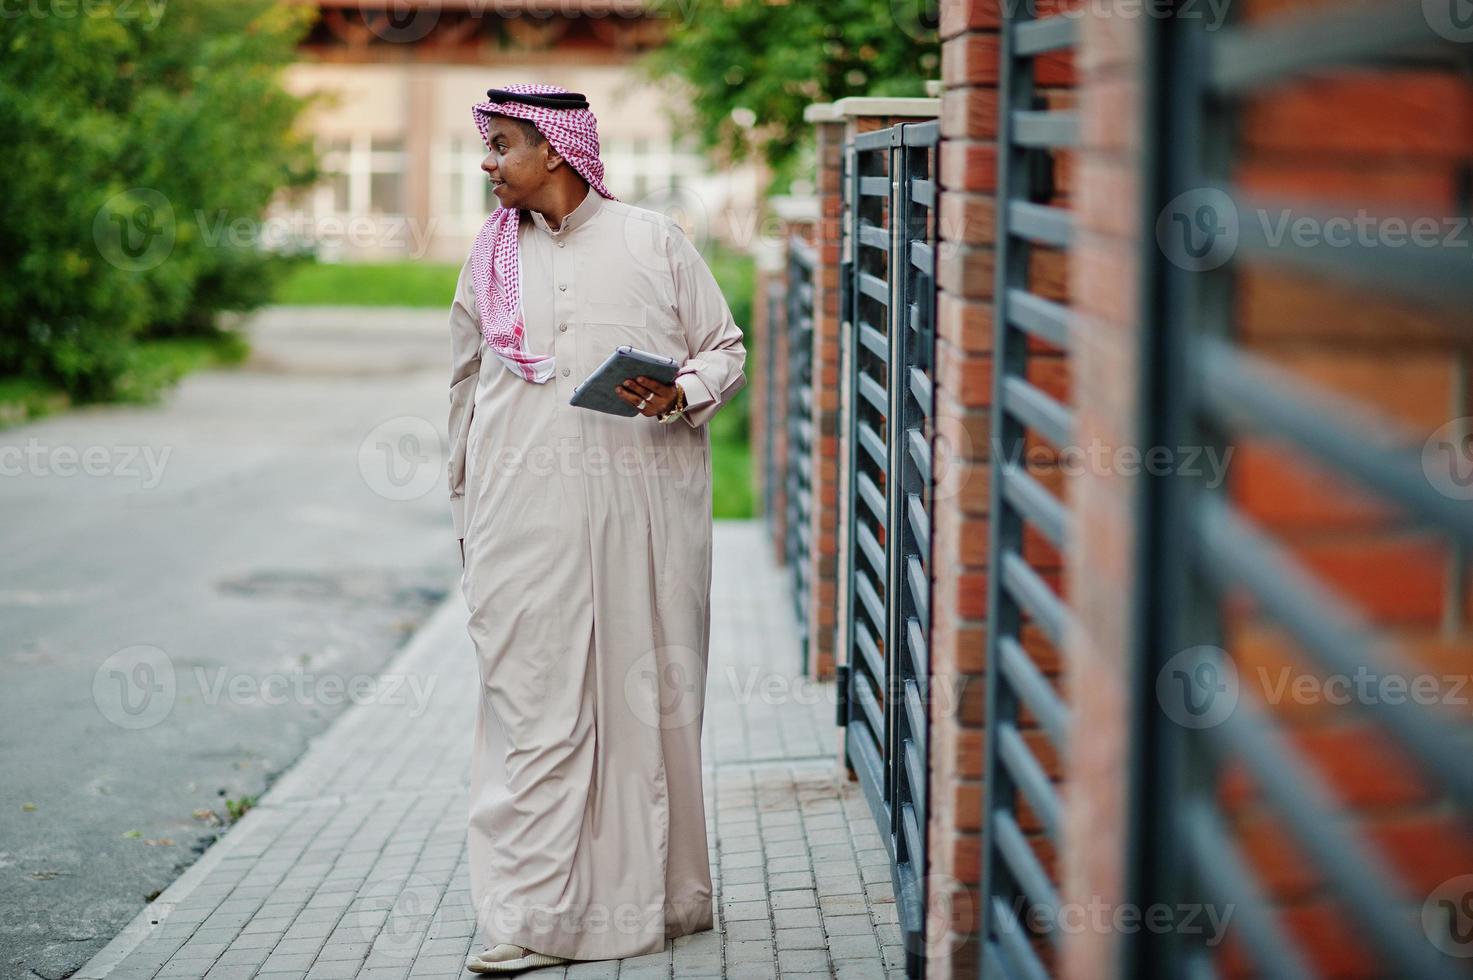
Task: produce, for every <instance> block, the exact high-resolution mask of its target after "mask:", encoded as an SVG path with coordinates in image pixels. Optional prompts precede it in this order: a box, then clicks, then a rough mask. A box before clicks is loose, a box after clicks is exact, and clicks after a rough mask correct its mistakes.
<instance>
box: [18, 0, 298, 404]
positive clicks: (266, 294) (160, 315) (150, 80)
mask: <svg viewBox="0 0 1473 980" xmlns="http://www.w3.org/2000/svg"><path fill="white" fill-rule="evenodd" d="M312 16H314V15H313V13H312V12H311V10H310V8H305V7H301V6H287V5H284V4H280V3H274V2H264V0H168V2H167V3H165V2H164V0H85V2H82V0H50V2H49V3H48V2H44V0H43V2H40V3H33V4H30V5H27V6H26V7H22V8H17V10H15V11H13V12H12V15H10V16H7V17H6V18H5V19H4V20H3V21H0V131H3V132H4V134H5V135H4V139H5V145H6V149H7V153H6V156H7V161H6V162H7V166H6V168H5V171H6V181H5V219H4V221H3V222H0V267H3V269H4V271H3V273H0V378H3V377H20V378H24V379H27V380H29V381H39V382H44V383H46V384H50V385H55V386H57V387H60V388H62V389H63V390H65V391H66V392H67V393H68V394H70V395H71V396H72V397H73V398H74V399H76V400H84V401H85V400H94V399H104V398H112V397H117V395H118V394H119V380H120V378H123V377H124V376H125V375H126V373H127V371H128V369H129V365H130V363H132V361H131V360H130V350H131V348H132V346H133V345H135V344H136V343H138V342H140V341H144V340H147V339H148V338H156V337H181V336H189V335H200V334H207V333H209V332H211V331H213V329H214V328H213V322H214V316H215V314H216V312H218V311H219V310H222V309H248V308H251V307H253V306H255V305H258V304H260V303H262V302H265V301H267V300H268V299H269V298H270V297H271V294H272V292H273V290H274V288H275V283H276V280H277V278H278V276H279V274H280V271H281V266H282V265H283V264H285V262H286V261H287V260H285V259H283V258H282V257H280V256H273V255H271V254H269V253H267V252H265V251H263V250H262V249H260V248H259V247H257V245H256V243H255V242H254V241H253V236H250V235H244V236H242V235H238V234H237V235H234V236H230V235H222V234H220V232H221V230H222V229H223V228H226V227H228V226H229V225H230V223H231V222H239V220H240V219H246V220H247V221H248V222H250V223H251V224H252V225H253V226H254V225H255V223H256V222H258V221H259V219H260V217H261V215H262V213H263V212H264V210H265V208H266V206H267V204H268V202H269V201H270V200H271V198H272V197H273V196H274V195H275V194H276V193H277V192H278V191H279V190H281V189H282V188H290V187H302V186H306V185H308V184H310V183H312V182H314V181H315V180H316V179H317V173H316V160H315V156H314V153H313V150H312V146H311V142H310V138H309V137H307V136H305V135H301V134H299V133H298V132H296V131H295V129H294V127H293V123H294V121H295V120H296V118H297V116H298V114H299V112H300V111H301V109H302V108H303V106H304V103H303V100H301V99H298V98H295V97H293V96H291V95H289V94H288V93H287V92H285V91H284V89H283V88H282V87H281V84H280V80H281V79H280V76H281V70H282V68H283V67H284V66H285V65H287V64H289V63H290V62H291V61H292V60H293V59H294V58H295V56H296V43H297V41H298V39H299V38H300V36H301V34H302V32H303V31H304V30H305V29H306V27H307V26H308V24H309V23H310V19H311V17H312ZM236 227H237V228H238V227H240V225H239V224H237V225H236Z"/></svg>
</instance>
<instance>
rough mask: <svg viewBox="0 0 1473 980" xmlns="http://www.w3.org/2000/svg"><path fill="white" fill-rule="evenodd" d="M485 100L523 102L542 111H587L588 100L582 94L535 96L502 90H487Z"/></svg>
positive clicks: (553, 93)
mask: <svg viewBox="0 0 1473 980" xmlns="http://www.w3.org/2000/svg"><path fill="white" fill-rule="evenodd" d="M486 98H488V99H490V100H491V101H492V102H524V103H526V104H527V105H535V106H541V107H542V108H544V109H587V108H588V99H587V98H585V97H584V95H583V93H582V92H552V93H549V94H546V95H535V94H533V93H531V92H508V91H507V90H506V89H504V88H488V89H487V90H486Z"/></svg>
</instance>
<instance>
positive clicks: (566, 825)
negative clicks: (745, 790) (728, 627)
mask: <svg viewBox="0 0 1473 980" xmlns="http://www.w3.org/2000/svg"><path fill="white" fill-rule="evenodd" d="M487 97H488V101H486V102H483V103H480V104H478V105H476V106H475V107H474V110H473V113H474V117H475V122H476V125H477V127H478V128H479V129H480V132H481V137H482V139H483V140H484V141H485V142H486V146H487V148H488V150H489V155H488V156H487V157H486V159H485V161H484V162H483V163H482V169H483V170H484V171H485V172H486V174H487V176H488V177H489V178H490V180H491V182H492V185H493V187H494V190H495V194H496V196H497V199H498V201H499V202H500V207H499V208H498V209H497V210H496V211H495V212H493V213H492V215H491V217H490V218H489V219H488V220H487V222H486V224H485V226H484V227H483V228H482V229H481V232H480V234H479V236H478V237H477V238H476V242H475V245H474V246H473V248H472V250H471V254H470V258H469V260H468V261H467V262H466V264H465V267H464V268H463V269H462V270H461V273H460V283H459V285H458V287H457V291H456V297H455V302H454V304H453V306H452V308H451V314H450V327H451V333H452V352H453V353H452V360H453V369H452V373H451V378H450V443H451V459H450V466H449V482H450V494H451V507H452V512H453V515H454V523H455V529H456V536H457V537H458V538H459V539H460V546H461V549H462V552H461V553H462V556H463V561H464V572H463V574H462V577H461V588H462V591H463V592H464V595H465V598H466V602H467V605H468V607H469V610H470V620H469V624H468V630H469V633H470V635H471V638H472V639H473V640H474V643H475V651H476V659H477V663H478V666H479V669H480V681H481V684H480V691H479V700H478V705H479V708H478V711H477V718H476V735H475V743H474V755H473V759H472V766H471V787H470V814H469V840H468V847H469V859H470V873H471V898H472V901H473V903H474V905H475V908H476V916H477V938H478V939H479V940H480V942H481V943H482V944H483V947H482V948H481V949H480V950H479V951H478V952H476V953H474V954H473V955H472V957H471V958H470V960H469V961H468V962H467V964H466V965H467V968H468V969H470V970H472V971H474V972H477V973H500V972H510V971H513V970H520V969H524V968H526V967H531V966H541V965H548V964H553V963H558V962H563V961H564V960H573V959H579V960H582V959H612V958H619V957H626V956H637V955H642V954H646V953H653V952H658V951H660V950H661V949H663V948H664V946H665V943H666V941H667V940H669V939H673V938H675V937H677V936H682V935H686V934H689V933H693V932H699V931H702V930H705V929H709V928H711V926H712V908H711V876H710V867H709V861H710V856H709V852H708V850H707V844H706V815H705V805H704V800H703V796H702V787H701V746H700V741H701V720H702V714H703V710H704V702H705V679H706V659H707V650H708V647H709V640H710V593H711V457H710V453H711V450H710V438H709V433H708V427H707V425H706V423H707V422H708V421H709V420H710V419H711V417H712V415H713V414H715V412H716V411H717V409H718V408H719V407H720V406H721V405H723V404H725V403H726V402H728V401H730V400H731V398H732V397H733V396H734V395H735V394H736V393H737V392H738V391H739V390H740V389H741V388H742V387H743V385H744V384H745V382H746V377H745V374H744V367H745V362H746V348H745V347H744V346H743V342H742V332H741V329H740V328H739V327H738V326H737V324H736V323H735V322H734V320H733V319H732V315H731V310H730V309H729V307H728V306H727V303H726V300H725V298H724V297H723V296H722V294H721V291H720V289H719V288H718V287H717V284H716V281H715V279H714V278H713V277H712V275H711V272H710V270H709V269H708V268H707V266H706V264H705V262H704V261H703V259H702V258H701V255H700V253H699V252H698V251H697V250H696V248H695V247H694V246H693V245H692V244H691V242H690V240H689V239H688V238H687V237H686V236H685V234H684V232H683V231H682V230H681V228H680V226H679V225H678V224H677V223H676V222H675V221H674V220H672V219H670V218H667V217H666V216H664V215H662V214H660V213H659V212H655V211H650V210H647V209H644V208H639V207H634V206H632V205H629V204H625V203H623V202H620V201H619V200H618V199H616V198H615V197H614V196H613V195H612V194H611V193H609V191H608V189H607V188H606V187H605V186H604V168H603V163H602V162H601V161H600V160H599V142H598V126H597V120H596V119H595V118H594V116H593V113H592V112H591V111H590V110H589V108H588V102H587V100H586V99H585V98H584V97H583V96H582V95H580V94H578V93H572V92H568V91H567V90H566V89H563V88H559V87H557V86H551V85H512V86H508V87H507V88H505V89H492V90H490V91H489V92H488V93H487ZM621 344H628V345H631V346H633V347H637V348H639V349H641V350H645V351H649V352H651V353H655V354H662V355H666V356H669V357H671V358H673V359H674V360H676V362H677V363H678V364H679V365H680V366H679V372H678V375H677V377H676V379H675V383H674V384H673V385H666V384H661V383H659V382H658V381H655V380H653V379H649V378H645V379H642V380H641V379H633V380H631V381H629V382H628V383H627V384H625V385H623V386H622V390H621V391H620V393H619V397H620V398H623V399H624V400H625V401H627V402H628V403H629V404H630V405H632V406H635V407H636V408H637V410H638V414H636V415H634V416H632V417H622V416H618V415H614V414H606V413H601V412H595V411H590V410H587V409H583V408H577V407H574V406H572V405H570V404H569V403H568V400H569V398H570V397H571V396H572V394H573V389H574V387H575V386H576V385H577V384H578V383H579V382H581V381H582V380H583V379H584V378H586V377H587V376H588V375H589V374H590V373H592V372H593V371H594V369H596V368H597V367H598V366H599V365H600V364H601V363H602V362H603V361H604V359H605V358H606V357H607V356H608V355H609V354H610V353H611V352H612V351H613V350H614V348H615V347H617V346H619V345H621Z"/></svg>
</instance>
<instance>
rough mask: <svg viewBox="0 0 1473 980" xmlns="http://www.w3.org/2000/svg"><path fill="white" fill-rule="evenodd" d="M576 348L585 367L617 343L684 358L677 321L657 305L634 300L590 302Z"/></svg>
mask: <svg viewBox="0 0 1473 980" xmlns="http://www.w3.org/2000/svg"><path fill="white" fill-rule="evenodd" d="M579 332H580V335H581V336H580V341H581V342H580V343H579V345H578V348H579V350H580V351H581V352H582V353H583V354H584V361H585V364H586V366H587V367H588V369H590V370H591V369H593V368H596V367H597V366H598V365H599V364H601V363H603V360H604V358H606V357H608V356H609V355H610V354H612V353H613V352H614V348H616V347H618V346H619V345H620V344H628V345H629V346H631V347H638V348H639V349H640V350H646V351H649V352H650V353H652V354H663V355H665V356H666V357H672V358H674V359H675V360H676V361H679V362H684V361H685V359H686V356H687V355H686V350H685V340H684V336H683V334H682V333H681V332H680V325H679V324H678V323H676V322H675V321H674V320H673V318H671V317H668V316H666V315H665V314H664V312H663V311H661V310H660V309H658V308H655V309H650V308H647V307H645V306H642V305H639V304H636V303H601V302H597V301H593V302H589V303H588V304H587V305H586V306H585V307H584V310H583V325H582V327H581V328H580V331H579Z"/></svg>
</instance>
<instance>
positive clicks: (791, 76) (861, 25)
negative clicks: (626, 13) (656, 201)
mask: <svg viewBox="0 0 1473 980" xmlns="http://www.w3.org/2000/svg"><path fill="white" fill-rule="evenodd" d="M655 6H656V8H657V12H658V13H659V15H661V16H664V17H666V18H667V19H668V20H669V21H670V23H671V28H670V31H669V33H668V40H667V43H666V44H665V45H664V46H663V47H661V48H659V49H657V50H655V51H653V52H651V53H650V54H649V55H648V56H646V58H645V59H644V60H643V62H642V68H643V69H644V70H645V71H646V72H647V73H648V74H649V75H650V77H652V78H653V79H655V80H658V81H660V82H661V83H668V82H669V80H671V79H672V78H673V79H676V80H678V83H679V84H682V85H683V86H684V87H685V88H687V89H688V92H687V98H686V99H678V100H674V101H676V102H677V103H682V104H684V105H686V106H688V110H686V111H685V114H684V117H683V118H681V119H679V120H678V123H679V125H680V127H681V129H683V130H685V131H688V132H692V133H694V134H696V135H697V137H698V139H699V141H700V146H701V149H702V150H704V151H706V152H712V151H715V152H717V153H720V154H721V155H723V156H725V157H726V158H728V159H731V160H741V159H745V158H747V157H748V156H750V155H752V154H754V153H755V154H756V155H758V156H760V157H761V159H763V160H764V161H765V162H766V163H767V164H768V166H769V167H771V168H772V170H773V172H774V188H775V189H777V188H783V187H786V185H787V184H788V183H789V182H790V181H791V179H792V178H793V177H794V176H796V175H797V174H799V173H801V172H802V171H803V170H804V169H806V168H811V162H809V160H808V159H807V157H806V152H805V151H807V150H808V149H809V146H808V144H809V141H810V138H811V133H812V127H811V125H809V124H807V123H805V122H804V121H803V109H804V107H805V106H807V105H808V104H809V103H812V102H829V101H833V100H835V99H841V98H844V97H845V96H850V95H874V96H881V95H883V96H918V95H924V94H925V80H926V79H928V78H931V77H933V76H934V75H935V74H936V73H937V72H938V71H939V70H940V48H939V46H938V42H937V39H936V30H935V13H934V10H935V5H934V3H933V2H931V0H788V2H776V0H705V2H701V0H659V2H658V3H657V4H656V5H655Z"/></svg>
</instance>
